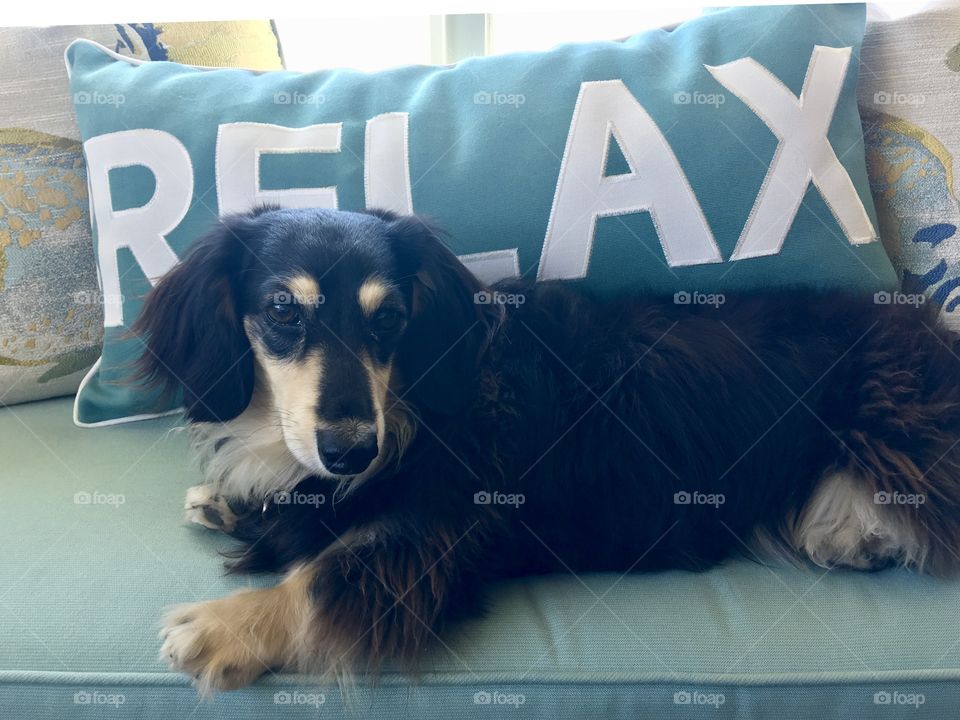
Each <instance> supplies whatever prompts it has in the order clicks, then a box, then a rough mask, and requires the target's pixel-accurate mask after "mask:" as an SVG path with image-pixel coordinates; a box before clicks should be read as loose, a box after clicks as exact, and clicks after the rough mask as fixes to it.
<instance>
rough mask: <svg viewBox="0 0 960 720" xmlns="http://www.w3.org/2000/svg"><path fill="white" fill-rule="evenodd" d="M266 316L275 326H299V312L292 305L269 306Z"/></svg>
mask: <svg viewBox="0 0 960 720" xmlns="http://www.w3.org/2000/svg"><path fill="white" fill-rule="evenodd" d="M266 315H267V317H268V318H270V320H271V321H273V322H275V323H276V324H277V325H299V324H300V310H299V308H297V306H296V305H293V304H292V303H280V304H277V305H271V306H269V307H268V308H267V310H266Z"/></svg>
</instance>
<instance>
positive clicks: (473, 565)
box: [162, 521, 482, 693]
mask: <svg viewBox="0 0 960 720" xmlns="http://www.w3.org/2000/svg"><path fill="white" fill-rule="evenodd" d="M481 537H482V534H481V530H480V523H479V521H477V522H474V523H473V524H472V525H471V524H469V523H468V524H466V526H464V524H463V523H457V524H456V525H451V526H449V527H441V526H438V525H436V524H433V525H431V526H430V527H414V526H405V525H403V524H401V523H388V522H377V523H373V524H370V525H367V526H363V527H361V528H359V529H354V530H351V531H350V532H348V533H347V534H345V535H344V536H343V537H342V538H340V539H338V540H337V541H335V542H334V543H333V544H332V545H331V546H330V547H329V548H327V549H326V550H325V551H324V552H323V553H321V554H320V555H319V556H317V557H316V559H314V560H312V561H310V562H309V563H305V564H302V565H299V566H297V567H296V568H294V569H293V570H292V571H291V572H289V573H288V574H287V575H286V576H285V577H284V579H283V581H282V582H280V583H279V584H278V585H276V586H275V587H272V588H268V589H263V590H250V591H244V592H240V593H237V594H235V595H232V596H229V597H226V598H223V599H220V600H212V601H208V602H203V603H196V604H191V605H184V606H180V607H178V608H175V609H174V610H173V611H172V612H170V613H169V614H168V615H167V617H166V620H165V627H164V631H163V637H164V640H165V641H164V644H163V649H162V655H163V656H164V657H165V658H166V659H167V661H168V662H169V663H170V665H171V667H173V668H174V669H176V670H180V671H182V672H186V673H189V674H191V675H193V676H194V677H195V678H196V681H197V685H198V687H199V688H200V690H201V692H203V693H210V692H212V691H213V690H227V689H233V688H237V687H241V686H243V685H246V684H248V683H250V682H252V681H253V680H254V679H256V678H257V677H258V676H260V675H262V674H263V673H265V672H267V671H268V670H271V669H274V668H290V669H299V670H302V671H307V672H317V673H321V674H330V675H332V676H336V677H340V676H342V675H344V674H348V673H351V672H354V671H372V672H376V671H377V670H378V669H379V667H380V666H381V664H382V663H383V662H385V661H397V662H399V663H400V664H401V665H403V666H405V667H408V668H409V667H412V665H413V664H414V662H415V661H416V660H417V659H418V658H419V656H420V655H421V653H422V651H423V650H424V648H425V647H426V645H427V644H428V643H429V642H430V641H431V639H432V638H433V637H434V636H436V635H437V634H438V633H440V632H441V631H442V630H443V628H444V626H445V624H446V623H447V621H448V620H450V619H451V618H452V617H454V616H459V615H464V614H470V613H471V612H472V611H474V610H475V609H476V608H477V607H478V601H479V594H480V593H479V591H480V573H479V571H478V567H479V563H478V560H479V558H480V554H481V548H482V542H481Z"/></svg>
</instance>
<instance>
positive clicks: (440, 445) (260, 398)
mask: <svg viewBox="0 0 960 720" xmlns="http://www.w3.org/2000/svg"><path fill="white" fill-rule="evenodd" d="M722 300H723V302H722V303H721V302H719V300H718V301H717V302H714V303H712V304H701V303H693V302H690V303H687V304H683V303H677V302H675V301H674V299H671V298H663V297H657V296H654V295H642V294H638V295H636V296H631V297H619V298H603V297H599V296H595V295H593V294H591V293H590V292H588V291H587V290H585V289H584V288H582V287H581V286H580V285H578V284H577V283H559V282H550V281H547V282H539V283H533V282H527V281H522V280H511V281H504V282H501V283H498V284H496V285H494V286H493V287H487V286H485V285H484V284H483V283H481V282H480V281H479V280H477V279H476V278H475V277H474V276H473V275H472V274H471V273H470V272H469V271H468V270H467V268H466V267H465V266H464V265H463V264H462V263H461V262H460V261H459V260H458V259H457V257H456V256H455V255H454V254H453V253H452V252H451V251H450V250H449V249H448V247H447V245H446V244H445V242H444V239H443V236H442V233H441V232H440V231H439V230H437V229H436V228H435V227H434V226H433V225H431V223H430V222H428V221H425V220H424V219H422V218H419V217H416V216H397V215H394V214H392V213H389V212H379V211H367V212H362V213H351V212H342V211H336V210H322V209H297V210H283V209H277V208H261V209H258V210H255V211H252V212H250V213H247V214H241V215H234V216H231V217H227V218H225V219H222V220H221V221H220V222H219V224H218V225H217V227H216V228H215V229H213V230H212V231H211V232H210V234H209V235H207V236H206V237H204V238H203V239H201V240H200V241H199V242H197V243H196V245H195V246H194V247H193V248H192V249H191V250H190V251H189V253H188V254H187V255H186V256H185V257H184V259H183V260H182V261H181V262H180V263H179V264H178V265H177V266H175V267H174V268H173V269H172V270H171V271H170V272H169V273H168V274H166V275H165V276H164V277H163V278H162V279H160V280H159V282H158V283H157V284H156V286H155V287H154V288H153V289H152V291H151V292H150V294H149V295H148V296H147V298H146V299H145V304H144V307H143V310H142V312H141V314H140V316H139V318H138V320H137V321H136V325H135V327H134V331H135V332H136V333H137V334H138V336H139V337H141V338H142V341H143V345H144V349H143V354H142V357H141V360H140V365H139V368H140V373H141V376H142V378H143V379H145V380H146V381H147V382H150V383H153V384H154V385H156V386H158V387H160V388H163V390H164V391H166V392H169V393H182V398H183V403H184V407H185V414H186V418H187V420H188V421H189V427H190V429H191V435H192V441H193V445H194V448H195V451H196V452H197V454H198V456H199V457H200V458H201V464H202V467H203V469H204V473H205V483H204V484H203V485H200V486H197V487H194V488H191V489H190V490H189V492H188V495H187V503H186V505H187V515H188V517H189V518H190V519H191V520H193V521H195V522H197V523H199V524H201V525H205V526H207V527H210V528H214V529H218V530H222V531H225V532H227V533H229V534H231V535H233V536H234V537H236V538H239V539H240V540H242V541H244V542H245V545H244V546H242V547H241V549H240V550H238V552H237V553H236V554H235V555H234V557H233V558H232V561H231V562H232V568H231V569H232V570H233V571H235V572H281V573H283V577H282V579H281V580H280V581H279V583H278V584H276V585H275V586H273V587H270V588H266V589H257V590H250V591H245V592H240V593H238V594H235V595H232V596H229V597H226V598H223V599H217V600H213V601H208V602H202V603H197V604H191V605H185V606H181V607H178V608H175V609H174V610H172V611H171V612H170V614H169V615H168V616H167V617H166V618H165V621H164V630H163V633H162V637H163V638H164V641H163V648H162V656H163V657H164V659H166V660H167V661H168V662H169V664H170V665H171V666H172V667H173V668H175V669H177V670H179V671H183V672H186V673H189V674H190V675H193V676H194V677H195V678H196V682H197V685H198V687H199V688H200V690H201V691H202V692H205V693H209V692H212V691H215V690H221V689H232V688H238V687H241V686H243V685H246V684H248V683H250V682H252V681H253V680H254V679H256V678H257V677H258V676H259V675H261V674H262V673H264V672H267V671H268V670H272V669H274V668H289V669H297V670H300V671H305V672H311V673H321V674H327V673H330V674H331V676H334V677H337V678H341V679H343V678H348V677H351V676H352V675H353V674H354V673H357V672H368V673H372V674H373V676H374V677H375V675H376V672H377V671H378V670H379V669H380V668H381V667H382V666H383V664H384V663H389V664H391V665H396V666H398V667H401V668H407V669H415V668H416V665H417V660H418V659H419V658H420V657H421V656H422V654H423V651H424V649H425V648H426V647H427V646H429V645H430V644H431V642H433V641H434V640H435V637H436V636H441V637H442V635H443V633H444V632H445V630H446V629H447V628H448V627H449V626H450V625H451V624H454V623H456V622H458V621H460V620H462V619H464V618H469V617H473V616H476V615H479V614H480V613H482V612H483V607H484V593H485V589H486V588H487V587H488V586H489V585H490V583H491V582H493V581H496V580H500V579H504V578H514V577H520V576H528V575H535V574H541V573H553V572H561V573H564V572H574V573H581V572H587V571H614V572H618V573H626V572H635V571H650V570H658V569H664V568H683V569H690V570H703V569H706V568H710V567H712V566H714V565H716V564H717V563H719V562H721V561H723V560H724V559H726V558H729V557H731V556H738V555H739V556H745V557H750V558H755V559H756V558H763V557H766V556H767V554H768V553H777V552H781V553H782V552H785V553H788V554H789V555H790V557H792V558H795V559H796V561H797V562H801V563H806V562H812V563H815V564H817V565H820V566H823V567H831V568H832V567H848V568H858V569H863V570H874V569H879V568H885V567H888V566H891V565H899V566H904V567H908V568H913V569H916V570H918V571H925V572H930V573H934V574H942V573H949V572H951V571H953V570H954V569H955V568H956V567H957V565H958V564H960V562H958V555H957V553H958V552H960V448H958V442H960V359H958V355H957V352H956V351H957V340H956V338H955V337H954V336H953V335H951V334H949V333H948V332H947V331H946V330H944V329H943V328H941V327H940V326H939V325H938V324H937V319H936V313H935V311H934V310H933V309H932V308H928V307H926V306H924V305H922V304H917V305H907V304H902V303H898V302H890V303H888V304H878V303H876V302H874V301H873V299H871V298H863V297H860V296H858V295H856V294H852V293H845V292H838V291H819V290H812V289H803V288H780V289H776V290H770V291H763V292H742V293H736V294H727V295H726V296H724V297H723V298H722ZM763 561H766V560H763Z"/></svg>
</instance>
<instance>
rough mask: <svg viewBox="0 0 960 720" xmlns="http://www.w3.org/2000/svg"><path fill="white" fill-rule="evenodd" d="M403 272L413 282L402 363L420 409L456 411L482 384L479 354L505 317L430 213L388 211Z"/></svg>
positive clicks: (400, 355)
mask: <svg viewBox="0 0 960 720" xmlns="http://www.w3.org/2000/svg"><path fill="white" fill-rule="evenodd" d="M384 219H387V220H389V226H388V227H389V231H388V232H389V235H390V242H391V246H392V248H393V251H394V254H395V256H396V258H397V260H398V265H399V269H400V272H401V273H402V275H403V276H404V277H407V278H409V279H410V282H411V307H412V310H411V318H410V324H409V326H408V327H407V331H406V332H405V333H404V336H403V339H402V341H401V344H400V348H399V350H398V352H397V365H398V369H399V370H400V372H401V373H402V375H403V379H404V382H405V383H406V384H407V385H408V386H409V387H410V391H409V392H410V396H411V400H413V401H414V404H415V405H416V406H418V407H420V408H422V409H429V410H431V411H433V412H436V413H441V414H446V415H452V414H454V413H456V412H458V411H460V410H462V409H463V408H464V406H465V405H466V403H467V402H469V400H470V397H471V395H472V393H473V392H474V391H475V389H476V383H477V378H478V376H479V372H478V371H479V361H480V358H481V356H482V354H483V352H484V350H485V349H486V347H487V345H488V344H489V341H490V338H491V336H492V334H493V331H494V330H495V328H496V326H497V323H498V322H499V320H500V310H501V308H500V306H498V305H491V304H489V303H484V302H483V299H484V296H483V295H481V293H483V291H484V290H485V289H486V288H485V286H484V285H483V284H482V283H481V282H480V281H479V280H477V278H476V277H474V275H473V274H472V273H471V272H470V271H469V270H467V268H466V267H465V266H464V265H463V263H461V262H460V261H459V260H458V259H457V256H456V255H454V254H453V253H452V252H451V251H450V249H449V248H448V247H447V246H446V245H445V244H444V242H443V240H442V239H441V233H440V231H439V230H438V229H437V228H436V227H435V226H434V225H433V224H432V223H431V222H430V221H428V220H425V219H424V218H421V217H418V216H415V215H411V216H403V217H392V216H387V217H385V218H384Z"/></svg>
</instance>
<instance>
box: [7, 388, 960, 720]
mask: <svg viewBox="0 0 960 720" xmlns="http://www.w3.org/2000/svg"><path fill="white" fill-rule="evenodd" d="M177 422H178V421H177V420H176V419H174V418H166V419H160V420H150V421H143V422H138V423H133V424H127V425H120V426H115V427H110V428H101V429H96V430H90V429H79V428H76V427H75V426H74V425H73V423H72V421H71V400H70V399H60V400H51V401H44V402H38V403H33V404H29V405H21V406H16V407H13V408H5V409H0V473H2V489H3V496H2V502H0V520H2V522H0V532H2V533H3V535H4V540H3V544H2V547H3V552H2V560H0V629H2V635H0V637H2V640H0V717H3V718H17V719H21V718H88V717H106V718H118V717H135V718H187V717H189V718H197V719H198V720H199V719H200V718H230V719H231V720H235V719H239V718H257V719H259V718H270V717H291V718H296V717H305V718H307V717H309V718H316V717H322V718H339V717H360V718H394V717H397V718H417V719H420V718H444V719H445V718H453V717H456V718H483V719H485V720H489V719H491V718H499V717H506V718H517V717H545V718H551V719H552V720H557V719H558V718H578V719H579V718H621V717H622V718H640V717H650V718H690V717H710V718H726V717H735V718H752V717H765V716H775V717H810V718H833V717H837V718H847V719H849V718H873V717H883V718H886V717H910V718H919V717H941V718H946V717H956V713H957V708H958V707H960V612H958V609H960V581H943V580H934V579H931V578H925V577H918V576H915V575H912V574H909V573H906V572H901V571H887V572H881V573H873V574H864V573H853V572H843V571H833V572H825V571H823V570H820V569H810V570H806V569H795V568H790V569H785V568H779V567H774V568H768V567H764V566H761V565H759V564H755V563H751V562H746V561H736V562H729V563H727V564H725V565H724V566H722V567H720V568H718V569H715V570H713V571H711V572H707V573H702V574H693V573H686V572H665V573H659V574H654V575H646V576H628V577H623V578H621V577H618V576H616V575H601V574H598V575H587V576H584V577H581V578H576V577H573V576H553V577H544V578H538V579H532V580H526V581H518V582H510V583H506V584H503V585H502V586H500V587H498V588H497V589H496V591H495V593H494V601H493V605H492V607H491V612H490V614H489V616H488V617H487V618H486V619H484V620H482V621H477V622H471V623H469V624H466V625H465V626H463V627H461V628H459V629H458V630H457V631H456V632H455V633H453V634H452V635H451V636H449V637H447V638H445V640H446V646H442V645H440V644H438V645H437V646H436V647H435V648H433V650H432V652H431V654H430V656H429V658H428V660H427V662H426V665H425V668H424V672H423V674H422V676H421V677H419V678H418V679H417V680H416V681H414V682H411V681H410V680H409V679H408V678H405V677H403V676H401V675H399V674H396V673H393V672H387V674H386V676H385V677H384V678H383V679H382V680H381V682H380V684H379V685H378V686H376V687H375V688H368V687H366V686H365V685H364V683H363V682H361V683H359V686H358V687H357V689H356V690H355V691H354V694H353V695H352V696H351V697H350V698H349V699H348V701H347V702H345V701H344V699H343V698H342V696H341V694H340V692H339V691H338V690H336V689H335V688H331V687H319V686H318V685H317V684H316V682H315V681H312V680H311V679H310V678H307V677H302V676H297V675H290V674H278V675H272V676H269V677H266V678H264V679H262V680H261V681H260V682H258V683H257V684H256V685H254V686H252V687H249V688H247V689H244V690H240V691H237V692H232V693H221V694H219V695H217V696H215V697H214V698H213V699H212V700H201V699H200V698H199V697H198V696H197V694H196V692H195V690H194V689H193V688H192V686H191V685H190V682H189V680H188V679H187V678H185V677H183V676H181V675H179V674H174V673H171V672H169V671H168V670H167V668H166V667H165V665H163V664H162V663H161V662H159V660H158V658H157V654H158V650H159V644H160V643H159V641H158V639H157V633H158V631H159V617H160V615H161V613H162V610H163V608H164V607H165V606H167V605H170V604H174V603H178V602H184V601H195V600H202V599H206V598H215V597H218V596H221V595H224V594H225V593H229V592H231V591H233V590H236V589H237V588H242V587H244V586H247V585H249V584H258V583H264V582H269V581H270V580H271V579H270V578H254V579H251V578H228V577H224V575H223V566H222V558H220V557H219V555H218V551H220V550H223V549H225V548H227V547H229V546H230V544H231V541H230V540H229V538H226V537H223V536H221V535H219V534H217V533H213V532H210V531H206V530H203V529H202V528H197V527H192V526H187V525H185V524H184V523H183V521H182V519H181V515H182V504H183V496H184V491H185V489H186V488H187V487H188V486H190V485H192V484H196V482H197V481H198V473H197V471H196V470H195V469H194V468H192V467H191V465H190V462H189V458H188V456H187V444H186V438H185V437H184V435H183V433H179V432H176V431H175V428H176V426H177Z"/></svg>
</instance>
